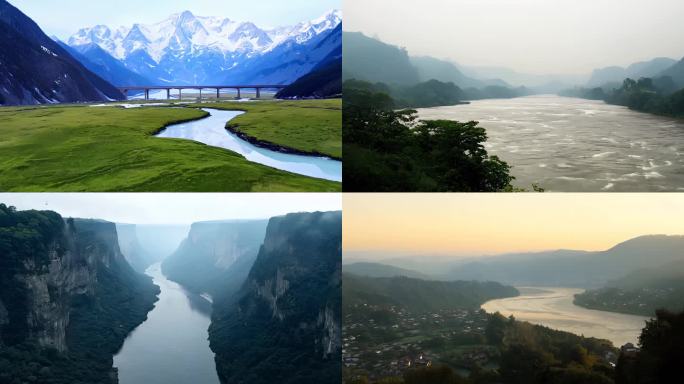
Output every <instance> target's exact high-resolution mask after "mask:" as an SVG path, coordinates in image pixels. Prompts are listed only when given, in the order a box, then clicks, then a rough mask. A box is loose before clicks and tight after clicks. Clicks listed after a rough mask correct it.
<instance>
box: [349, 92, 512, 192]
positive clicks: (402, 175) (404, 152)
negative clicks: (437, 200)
mask: <svg viewBox="0 0 684 384" xmlns="http://www.w3.org/2000/svg"><path fill="white" fill-rule="evenodd" d="M344 97H345V102H344V105H343V112H342V113H343V142H344V145H345V159H346V160H345V164H344V168H343V177H344V181H345V182H344V189H345V191H358V192H362V191H376V192H381V191H392V192H397V191H412V192H415V191H468V192H486V191H502V190H506V189H511V188H512V187H511V182H512V180H513V177H512V176H511V175H510V173H509V171H510V167H509V166H508V164H506V162H504V161H502V160H500V159H499V158H498V157H496V156H489V155H488V154H487V151H486V150H485V148H484V142H485V141H486V140H487V134H486V132H485V129H484V128H482V127H480V126H478V123H477V122H472V121H471V122H464V123H461V122H457V121H446V120H435V121H419V120H418V118H417V116H416V112H415V111H414V110H403V111H395V108H396V104H395V101H394V100H393V99H392V97H390V96H389V95H388V94H387V93H386V92H381V91H379V89H378V85H373V84H370V83H365V82H359V81H347V82H345V83H344Z"/></svg>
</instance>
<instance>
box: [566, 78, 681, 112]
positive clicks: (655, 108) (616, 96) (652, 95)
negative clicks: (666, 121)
mask: <svg viewBox="0 0 684 384" xmlns="http://www.w3.org/2000/svg"><path fill="white" fill-rule="evenodd" d="M677 89H678V86H677V84H676V83H675V82H674V81H673V80H672V78H670V77H668V76H665V77H658V78H655V79H651V78H640V79H639V80H633V79H625V80H624V82H623V83H622V86H621V87H619V88H614V89H610V90H605V89H603V88H600V87H599V88H591V89H586V88H576V89H572V90H566V91H564V92H561V95H563V96H573V97H582V98H586V99H592V100H603V101H605V102H607V103H609V104H616V105H622V106H625V107H628V108H630V109H633V110H635V111H640V112H648V113H653V114H657V115H664V116H675V117H680V116H684V89H679V90H677Z"/></svg>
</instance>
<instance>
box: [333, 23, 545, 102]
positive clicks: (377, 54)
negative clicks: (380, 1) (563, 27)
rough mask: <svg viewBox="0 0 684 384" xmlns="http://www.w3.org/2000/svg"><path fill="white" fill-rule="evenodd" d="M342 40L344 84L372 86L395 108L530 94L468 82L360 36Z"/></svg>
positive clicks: (447, 66)
mask: <svg viewBox="0 0 684 384" xmlns="http://www.w3.org/2000/svg"><path fill="white" fill-rule="evenodd" d="M343 36H344V47H343V49H344V58H343V60H344V67H343V68H344V69H343V76H342V78H343V80H344V81H348V80H357V81H359V82H368V83H372V84H375V90H376V91H380V92H384V93H387V94H388V95H390V96H391V97H392V98H393V99H394V100H395V106H396V107H397V108H403V107H411V108H425V107H435V106H442V105H456V104H460V103H462V102H463V101H464V100H479V99H489V98H512V97H518V96H525V95H529V94H531V93H532V92H531V90H529V89H527V88H525V87H518V88H513V87H510V86H509V85H508V84H506V83H505V82H503V81H501V80H489V81H482V80H478V79H473V78H470V77H468V76H466V75H464V74H463V73H462V72H461V71H460V70H459V69H458V67H457V66H456V65H454V64H453V63H450V62H448V61H444V60H439V59H435V58H432V57H409V55H408V52H407V51H406V50H405V49H403V48H400V47H397V46H394V45H391V44H386V43H383V42H381V41H379V40H377V39H373V38H370V37H367V36H365V35H363V34H362V33H360V32H345V33H344V34H343ZM345 98H346V96H345Z"/></svg>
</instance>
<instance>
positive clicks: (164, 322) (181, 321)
mask: <svg viewBox="0 0 684 384" xmlns="http://www.w3.org/2000/svg"><path fill="white" fill-rule="evenodd" d="M146 273H147V274H148V275H150V276H152V278H153V279H154V283H155V284H157V285H158V286H159V287H160V288H161V294H160V295H159V301H157V303H156V305H155V307H154V309H153V310H152V311H150V313H149V314H148V318H147V321H145V322H144V323H142V324H141V325H140V326H139V327H138V328H136V329H135V330H134V331H133V332H132V333H131V334H130V335H128V338H127V339H126V341H125V342H124V345H123V348H121V351H119V353H118V354H117V355H116V356H114V366H115V367H118V368H119V383H120V384H187V383H203V384H219V379H218V376H217V374H216V365H215V363H214V353H213V352H212V351H211V349H209V340H208V337H209V335H208V332H207V329H208V328H209V323H210V316H211V303H209V301H207V300H206V299H204V298H202V297H200V296H199V295H195V294H193V293H190V292H187V291H186V290H184V289H183V288H182V287H181V286H180V285H178V284H176V283H174V282H172V281H169V280H167V279H166V278H165V277H164V276H163V275H162V273H161V269H160V265H159V264H155V265H153V266H151V267H150V268H149V269H148V270H147V271H146Z"/></svg>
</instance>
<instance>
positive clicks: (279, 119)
mask: <svg viewBox="0 0 684 384" xmlns="http://www.w3.org/2000/svg"><path fill="white" fill-rule="evenodd" d="M193 106H201V107H204V108H216V109H226V110H237V111H245V112H247V113H245V114H244V115H240V116H238V117H236V118H235V119H233V120H231V121H230V123H229V125H230V126H231V127H232V128H233V129H234V130H236V131H238V132H241V133H244V134H246V135H248V136H250V137H253V138H255V139H257V140H259V141H262V142H266V143H272V144H277V145H280V146H284V147H287V148H292V149H295V150H298V151H301V152H305V153H312V154H322V155H326V156H329V157H332V158H335V159H341V158H342V140H341V137H342V100H341V99H330V100H301V101H258V102H251V103H241V102H232V103H231V102H228V103H202V104H201V105H199V104H197V105H193Z"/></svg>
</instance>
